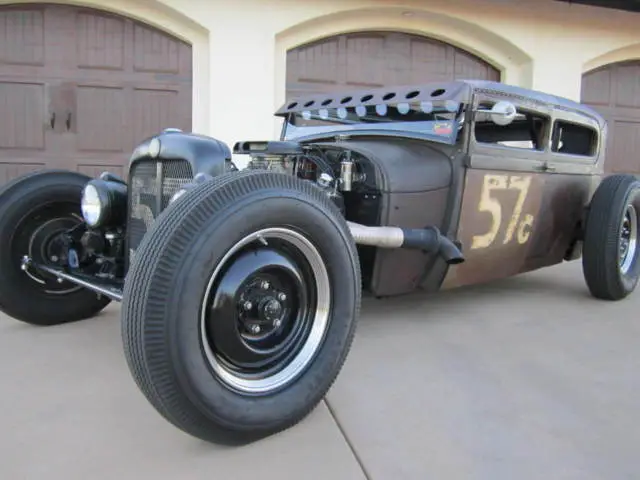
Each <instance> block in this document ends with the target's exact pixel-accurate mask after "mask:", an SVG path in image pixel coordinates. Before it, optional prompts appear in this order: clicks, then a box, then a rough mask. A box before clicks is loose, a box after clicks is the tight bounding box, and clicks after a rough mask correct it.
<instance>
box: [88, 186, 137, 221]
mask: <svg viewBox="0 0 640 480" xmlns="http://www.w3.org/2000/svg"><path fill="white" fill-rule="evenodd" d="M80 208H81V210H82V217H83V218H84V221H85V222H86V224H87V225H89V226H90V227H94V228H95V227H106V226H110V227H114V226H116V227H117V226H124V222H125V221H126V214H127V186H126V185H125V184H123V183H120V182H117V181H109V180H102V179H96V180H91V181H90V182H88V183H87V185H86V186H85V187H84V190H83V191H82V199H81V200H80Z"/></svg>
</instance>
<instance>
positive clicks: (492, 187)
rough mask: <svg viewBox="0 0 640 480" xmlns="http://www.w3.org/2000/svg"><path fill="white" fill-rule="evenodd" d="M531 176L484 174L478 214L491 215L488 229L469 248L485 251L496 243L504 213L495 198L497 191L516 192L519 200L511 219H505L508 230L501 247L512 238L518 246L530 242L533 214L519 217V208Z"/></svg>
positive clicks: (525, 195)
mask: <svg viewBox="0 0 640 480" xmlns="http://www.w3.org/2000/svg"><path fill="white" fill-rule="evenodd" d="M530 186H531V177H523V176H520V175H485V177H484V182H483V184H482V193H481V194H480V203H479V204H478V211H479V212H486V213H488V214H490V215H491V228H490V229H489V231H488V232H487V233H485V234H483V235H474V237H473V240H472V243H471V249H478V248H487V247H489V246H491V245H493V243H494V242H495V241H496V237H497V236H498V232H500V227H501V226H502V222H503V217H504V212H503V207H502V205H501V204H500V201H499V200H498V199H497V198H496V197H495V196H494V193H495V192H496V190H515V191H517V192H518V197H517V200H516V203H515V206H514V208H513V212H512V213H511V216H510V217H508V222H509V223H508V224H507V230H506V232H505V234H504V237H503V238H502V244H503V245H506V244H508V243H510V242H511V241H512V240H513V239H514V238H515V239H516V240H517V242H518V243H519V244H521V245H522V244H524V243H526V242H527V240H529V236H530V235H531V227H532V225H533V220H534V218H533V215H531V214H528V213H527V214H525V215H524V216H523V215H522V207H523V206H524V202H525V200H526V199H527V193H529V187H530Z"/></svg>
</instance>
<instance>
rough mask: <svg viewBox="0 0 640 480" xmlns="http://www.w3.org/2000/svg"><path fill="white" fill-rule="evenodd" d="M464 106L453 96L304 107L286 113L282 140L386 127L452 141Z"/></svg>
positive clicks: (383, 128)
mask: <svg viewBox="0 0 640 480" xmlns="http://www.w3.org/2000/svg"><path fill="white" fill-rule="evenodd" d="M462 110H463V104H461V103H458V102H455V101H451V100H448V101H446V102H443V104H442V105H434V103H432V102H421V103H419V104H417V105H411V104H409V103H399V104H397V105H386V104H379V105H368V106H365V105H358V106H356V107H346V108H331V109H328V108H320V109H314V110H305V111H302V112H299V113H298V112H296V113H292V114H290V115H288V116H287V117H286V120H285V123H284V131H283V140H296V139H299V138H301V137H307V136H316V135H321V134H323V133H334V132H338V133H339V132H351V133H369V132H380V131H386V132H398V133H412V134H418V135H420V136H424V137H427V138H428V139H430V140H433V141H437V142H442V143H450V144H453V143H455V142H456V139H457V134H458V131H459V130H460V127H461V114H462Z"/></svg>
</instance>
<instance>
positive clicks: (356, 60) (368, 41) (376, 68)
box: [287, 32, 500, 97]
mask: <svg viewBox="0 0 640 480" xmlns="http://www.w3.org/2000/svg"><path fill="white" fill-rule="evenodd" d="M456 78H457V79H483V80H499V79H500V72H499V71H498V70H496V69H495V68H494V67H492V66H491V65H489V64H488V63H487V62H485V61H483V60H481V59H480V58H478V57H475V56H474V55H471V54H470V53H468V52H465V51H463V50H460V49H458V48H455V47H453V46H451V45H448V44H446V43H442V42H439V41H437V40H433V39H430V38H425V37H422V36H417V35H409V34H404V33H390V32H366V33H351V34H346V35H339V36H335V37H330V38H326V39H323V40H321V41H318V42H315V43H312V44H307V45H304V46H301V47H299V48H296V49H294V50H291V51H289V52H288V54H287V96H288V97H291V96H294V95H298V94H304V93H312V92H330V91H335V90H337V89H344V88H354V89H357V88H360V87H363V88H367V87H382V86H387V85H406V84H416V83H422V82H431V81H436V82H437V81H447V80H453V79H456Z"/></svg>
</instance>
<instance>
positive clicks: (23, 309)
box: [0, 170, 110, 326]
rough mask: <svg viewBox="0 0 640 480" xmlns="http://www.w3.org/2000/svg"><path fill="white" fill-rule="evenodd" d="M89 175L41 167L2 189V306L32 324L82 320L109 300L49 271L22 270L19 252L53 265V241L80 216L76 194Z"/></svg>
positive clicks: (0, 294)
mask: <svg viewBox="0 0 640 480" xmlns="http://www.w3.org/2000/svg"><path fill="white" fill-rule="evenodd" d="M89 180H90V178H89V177H87V176H86V175H82V174H80V173H77V172H72V171H61V170H40V171H37V172H33V173H30V174H27V175H24V176H22V177H19V178H17V179H15V180H13V181H11V182H9V183H8V184H6V185H4V186H3V187H2V189H0V247H1V248H0V310H1V311H3V312H4V313H6V314H7V315H9V316H11V317H13V318H15V319H17V320H20V321H23V322H26V323H30V324H33V325H43V326H47V325H57V324H61V323H67V322H73V321H77V320H83V319H86V318H89V317H92V316H94V315H95V314H97V313H98V312H100V311H101V310H102V309H104V308H105V307H106V306H107V305H108V304H109V303H110V300H109V299H108V298H106V297H104V296H99V295H96V294H95V293H94V292H90V291H88V290H87V289H85V288H82V287H79V286H77V285H75V284H71V283H69V282H58V281H57V279H56V278H54V277H53V276H52V275H48V274H43V273H42V272H37V271H33V270H30V269H27V270H22V268H21V267H22V266H21V261H22V257H23V256H29V257H31V258H32V259H33V260H34V261H36V262H38V263H43V264H49V265H56V259H55V258H54V252H55V242H57V241H59V240H60V234H62V233H63V232H65V231H66V230H69V229H70V228H72V227H74V226H76V225H78V224H80V223H81V222H82V215H81V212H80V197H81V194H82V189H83V188H84V185H85V184H86V183H87V181H89Z"/></svg>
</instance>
